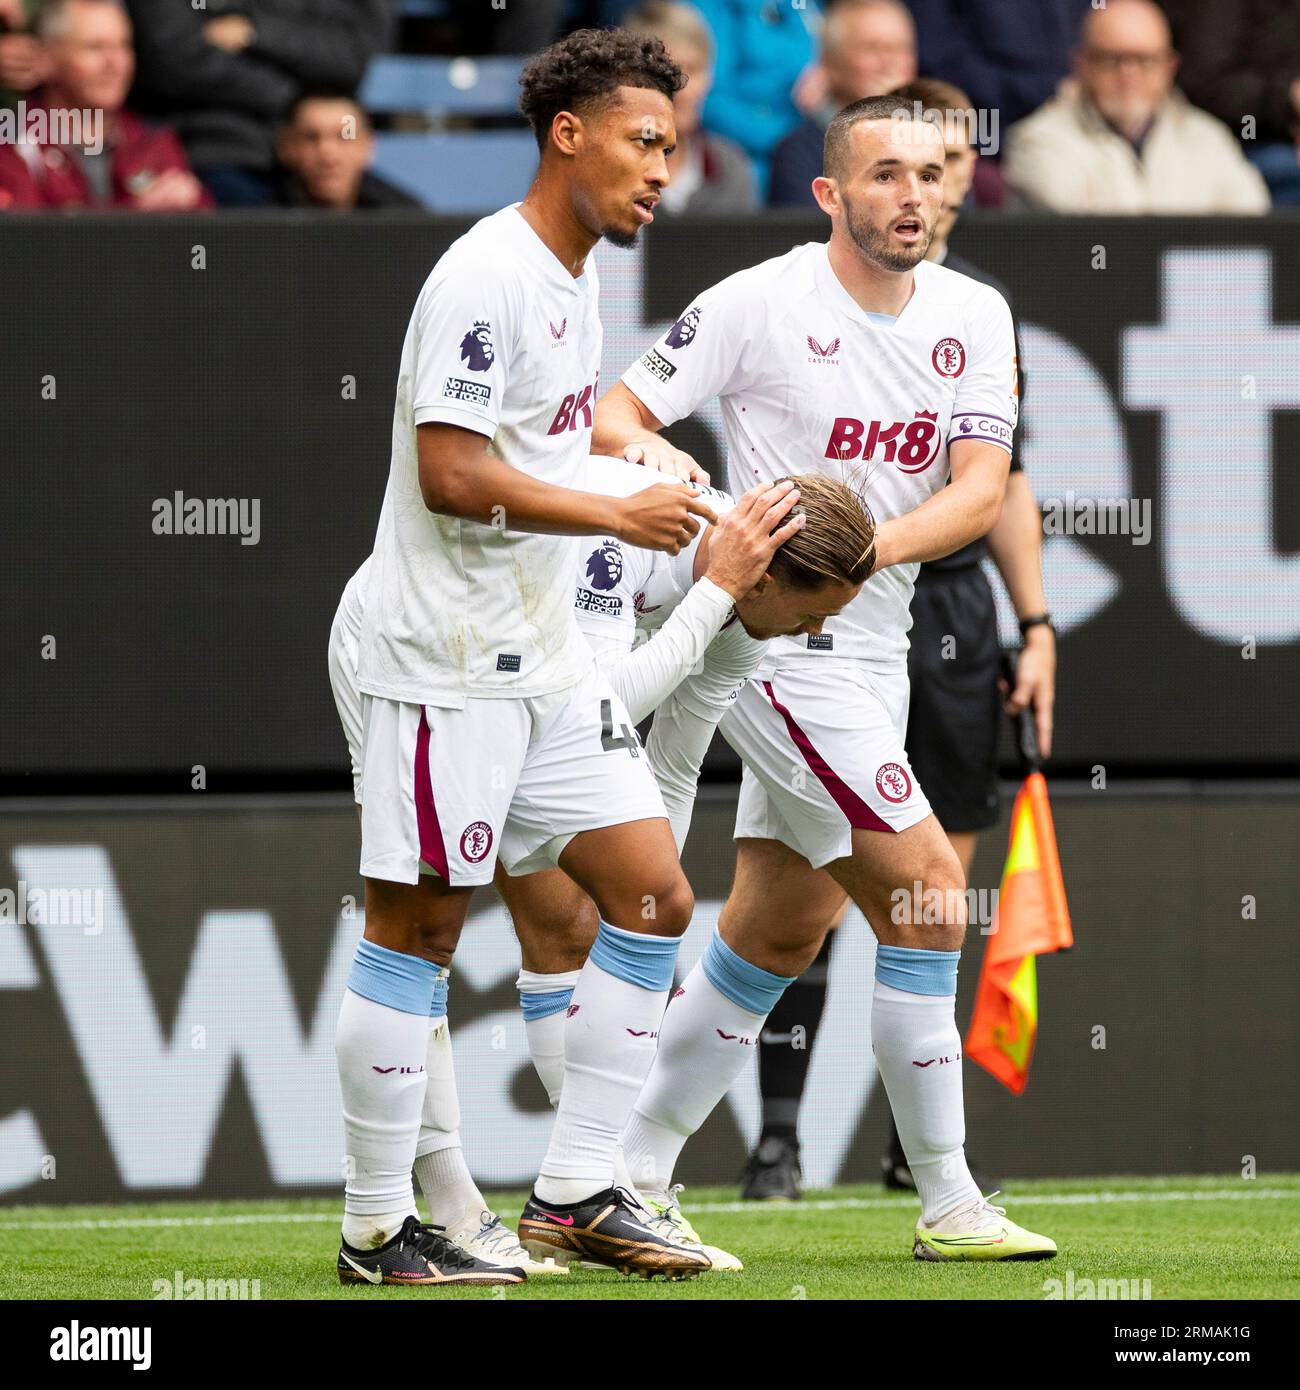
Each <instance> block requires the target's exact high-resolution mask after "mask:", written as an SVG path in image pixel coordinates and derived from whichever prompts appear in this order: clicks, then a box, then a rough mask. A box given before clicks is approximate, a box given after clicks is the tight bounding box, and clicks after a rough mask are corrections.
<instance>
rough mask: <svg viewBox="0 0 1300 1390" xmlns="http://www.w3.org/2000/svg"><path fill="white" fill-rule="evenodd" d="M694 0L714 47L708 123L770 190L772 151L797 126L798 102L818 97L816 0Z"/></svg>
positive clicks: (808, 101)
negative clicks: (799, 1) (795, 0)
mask: <svg viewBox="0 0 1300 1390" xmlns="http://www.w3.org/2000/svg"><path fill="white" fill-rule="evenodd" d="M693 2H694V4H695V8H696V9H697V10H699V11H700V13H701V14H702V15H703V16H704V18H705V20H706V22H707V23H708V26H709V28H710V29H711V30H712V31H713V39H714V44H715V46H716V61H715V64H714V72H713V90H712V91H711V92H710V93H709V99H708V101H707V102H705V104H704V124H705V126H706V128H707V129H709V130H711V131H714V132H716V133H717V134H718V135H725V136H726V137H727V139H729V140H734V141H735V142H736V143H737V144H738V145H739V146H740V147H741V148H742V149H743V150H744V151H745V153H746V154H747V155H748V156H749V157H750V159H751V160H752V161H753V163H754V170H755V173H756V174H757V176H758V181H759V187H760V189H761V190H765V189H766V187H767V177H768V166H769V162H770V160H771V157H772V151H773V150H774V149H775V148H776V146H777V144H778V142H779V141H780V140H781V138H782V137H783V136H784V135H786V134H788V133H789V131H790V130H792V129H793V128H794V127H795V126H796V125H798V124H799V116H800V109H801V108H800V106H799V102H800V101H801V100H802V101H804V102H805V103H810V102H811V101H812V100H814V96H813V93H814V92H815V86H813V85H812V83H811V79H812V77H813V72H814V71H815V70H814V69H813V62H812V60H813V56H814V39H813V26H814V24H815V22H816V20H817V18H818V14H819V11H818V8H817V0H808V3H807V4H806V5H802V6H799V7H796V6H795V5H794V4H792V3H791V0H693ZM808 109H811V107H810V106H808Z"/></svg>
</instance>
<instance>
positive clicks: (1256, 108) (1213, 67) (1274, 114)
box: [1162, 0, 1300, 204]
mask: <svg viewBox="0 0 1300 1390" xmlns="http://www.w3.org/2000/svg"><path fill="white" fill-rule="evenodd" d="M1162 7H1163V9H1164V11H1165V14H1166V15H1168V17H1169V22H1170V24H1171V25H1172V26H1173V31H1174V43H1175V45H1176V46H1177V48H1178V52H1179V54H1180V56H1181V58H1182V66H1181V67H1180V68H1179V70H1178V82H1179V86H1181V87H1182V89H1183V91H1185V92H1186V93H1187V96H1188V99H1189V100H1190V101H1193V102H1195V103H1196V105H1197V106H1201V107H1204V109H1205V110H1206V111H1208V112H1209V113H1210V114H1211V115H1212V116H1217V117H1218V118H1219V120H1221V121H1223V122H1225V124H1227V125H1228V126H1229V127H1230V128H1231V130H1232V131H1233V133H1234V134H1235V135H1236V136H1237V138H1238V139H1239V140H1241V141H1243V147H1244V149H1245V151H1246V156H1247V158H1248V159H1249V160H1250V162H1251V163H1252V164H1253V165H1254V166H1255V167H1256V168H1257V169H1258V170H1259V171H1260V173H1261V174H1263V175H1264V179H1265V181H1266V182H1267V184H1268V186H1269V189H1270V191H1271V192H1272V194H1273V201H1274V202H1275V203H1290V204H1294V203H1300V0H1289V3H1286V4H1280V3H1278V0H1234V3H1233V4H1231V5H1225V4H1223V3H1221V0H1163V6H1162Z"/></svg>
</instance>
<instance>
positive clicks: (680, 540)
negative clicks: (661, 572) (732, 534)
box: [615, 483, 717, 555]
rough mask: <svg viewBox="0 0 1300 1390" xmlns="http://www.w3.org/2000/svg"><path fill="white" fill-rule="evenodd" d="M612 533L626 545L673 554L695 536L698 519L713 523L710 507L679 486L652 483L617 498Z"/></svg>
mask: <svg viewBox="0 0 1300 1390" xmlns="http://www.w3.org/2000/svg"><path fill="white" fill-rule="evenodd" d="M617 513H618V526H617V527H616V529H615V534H616V535H617V536H618V538H619V540H623V541H627V543H628V544H629V545H639V546H641V547H642V548H643V549H645V550H666V551H667V552H668V553H669V554H670V555H676V554H677V553H678V551H680V550H681V549H682V547H683V546H685V545H689V544H690V542H691V540H692V538H693V537H694V536H695V535H697V534H698V532H699V529H700V522H701V520H704V521H716V520H717V517H716V516H715V514H714V512H713V508H712V507H710V506H709V505H708V503H707V502H705V501H704V499H703V498H702V497H699V496H698V495H697V494H696V493H695V492H693V491H692V490H691V489H690V488H688V487H683V486H682V484H681V483H656V484H655V485H654V487H648V488H646V489H644V491H642V492H634V493H633V494H632V496H631V497H623V498H620V499H619V501H618V505H617Z"/></svg>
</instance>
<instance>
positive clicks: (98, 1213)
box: [0, 1174, 1300, 1300]
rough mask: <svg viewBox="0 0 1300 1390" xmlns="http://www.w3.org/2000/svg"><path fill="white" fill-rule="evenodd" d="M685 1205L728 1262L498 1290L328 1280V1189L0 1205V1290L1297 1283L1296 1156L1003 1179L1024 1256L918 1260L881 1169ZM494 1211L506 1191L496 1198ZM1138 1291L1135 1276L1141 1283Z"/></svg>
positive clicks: (493, 1293)
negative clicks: (829, 1184)
mask: <svg viewBox="0 0 1300 1390" xmlns="http://www.w3.org/2000/svg"><path fill="white" fill-rule="evenodd" d="M685 1195H686V1211H687V1213H688V1215H690V1216H691V1217H692V1218H693V1219H694V1220H695V1223H696V1225H697V1227H698V1228H699V1230H700V1232H701V1234H702V1236H703V1237H704V1239H706V1240H709V1241H712V1242H714V1243H716V1244H719V1245H722V1246H724V1247H726V1248H727V1249H730V1250H733V1251H734V1252H735V1253H737V1254H739V1255H740V1256H741V1258H742V1259H743V1260H744V1261H745V1264H746V1269H745V1272H744V1273H743V1274H709V1275H705V1276H704V1277H702V1278H700V1279H696V1280H693V1281H691V1282H688V1283H681V1284H665V1283H664V1282H662V1281H661V1280H656V1281H654V1282H653V1283H647V1282H645V1281H643V1280H640V1279H624V1278H622V1277H621V1276H619V1275H618V1274H615V1273H614V1272H612V1271H608V1272H607V1271H586V1270H581V1271H577V1272H575V1273H572V1274H569V1275H567V1276H562V1277H552V1278H548V1279H535V1280H533V1281H531V1282H530V1283H529V1284H528V1285H527V1286H522V1287H518V1288H510V1289H508V1290H500V1289H498V1290H492V1289H474V1290H463V1291H460V1292H456V1293H449V1292H444V1291H439V1290H433V1289H402V1288H388V1287H385V1288H370V1287H368V1286H362V1287H349V1288H342V1287H341V1286H340V1285H339V1283H338V1281H337V1278H336V1276H335V1274H334V1260H335V1256H336V1254H337V1251H338V1216H339V1208H338V1205H337V1204H335V1203H332V1202H329V1201H322V1200H321V1199H319V1198H315V1199H311V1200H296V1201H272V1202H190V1203H168V1204H154V1205H138V1206H97V1207H50V1206H44V1207H36V1206H29V1207H8V1208H4V1209H2V1210H0V1248H2V1249H4V1251H5V1258H4V1260H3V1261H0V1297H3V1298H7V1299H13V1298H55V1299H60V1298H76V1299H97V1298H107V1299H113V1298H144V1299H149V1298H153V1297H155V1296H156V1290H155V1288H154V1281H156V1280H162V1281H165V1282H167V1283H168V1284H170V1285H172V1286H173V1288H174V1287H175V1281H176V1278H177V1271H180V1277H181V1278H182V1280H188V1279H199V1280H204V1281H206V1280H209V1279H212V1280H241V1279H242V1280H249V1281H250V1285H249V1287H250V1289H251V1281H252V1280H257V1281H258V1282H259V1286H260V1287H259V1296H260V1297H261V1298H262V1299H280V1298H291V1299H319V1298H345V1299H357V1298H379V1299H402V1298H449V1297H452V1298H492V1297H505V1298H508V1299H512V1300H515V1299H520V1300H522V1299H535V1298H582V1299H611V1298H615V1299H617V1298H642V1299H644V1298H656V1299H657V1298H668V1299H699V1298H705V1299H709V1298H762V1299H778V1298H891V1299H893V1298H898V1299H926V1298H941V1299H943V1298H961V1299H981V1298H997V1299H1042V1298H1044V1297H1045V1296H1046V1295H1047V1293H1049V1292H1050V1291H1051V1287H1050V1285H1049V1286H1048V1287H1047V1288H1045V1287H1044V1286H1045V1283H1046V1282H1047V1281H1049V1280H1059V1281H1061V1282H1062V1283H1063V1284H1065V1283H1066V1280H1067V1274H1068V1273H1070V1272H1072V1278H1073V1284H1072V1285H1071V1287H1072V1288H1073V1289H1074V1292H1075V1296H1076V1297H1077V1296H1079V1294H1080V1292H1081V1291H1082V1290H1085V1289H1086V1288H1087V1287H1088V1286H1087V1285H1086V1284H1084V1283H1082V1282H1081V1281H1084V1280H1093V1281H1096V1280H1101V1279H1107V1280H1124V1281H1129V1280H1137V1281H1139V1283H1138V1284H1137V1285H1136V1286H1134V1287H1135V1288H1136V1289H1139V1290H1140V1289H1141V1288H1142V1285H1141V1282H1140V1281H1144V1280H1150V1296H1151V1297H1152V1298H1154V1299H1161V1298H1193V1299H1214V1298H1246V1299H1274V1298H1286V1299H1294V1298H1297V1297H1300V1174H1293V1175H1287V1176H1283V1177H1272V1176H1268V1177H1263V1176H1262V1177H1259V1178H1256V1179H1254V1180H1251V1181H1244V1180H1240V1179H1238V1180H1235V1181H1234V1180H1232V1179H1222V1178H1220V1179H1207V1178H1163V1179H1136V1178H1116V1179H1090V1180H1075V1181H1060V1180H1056V1181H1050V1182H1047V1181H1045V1182H1017V1183H1015V1184H1010V1183H1009V1184H1008V1185H1007V1192H1006V1194H1005V1195H1004V1197H1002V1198H1000V1199H998V1200H999V1201H1000V1202H1001V1201H1005V1202H1006V1204H1007V1207H1008V1212H1009V1214H1010V1215H1011V1216H1012V1217H1014V1218H1015V1219H1017V1220H1019V1221H1020V1222H1021V1224H1022V1225H1026V1226H1029V1227H1030V1228H1031V1229H1033V1230H1039V1231H1043V1232H1045V1233H1047V1234H1049V1235H1051V1236H1053V1237H1054V1238H1055V1240H1056V1242H1057V1245H1058V1246H1059V1247H1060V1251H1061V1253H1060V1254H1059V1255H1058V1256H1057V1258H1056V1259H1055V1260H1048V1261H1043V1262H1041V1263H1032V1264H1006V1265H1000V1264H999V1265H977V1264H945V1265H935V1264H922V1263H920V1262H917V1261H914V1260H913V1259H912V1258H911V1239H910V1233H911V1228H912V1225H913V1222H914V1220H915V1212H916V1208H915V1205H914V1203H913V1202H912V1201H911V1200H910V1199H909V1198H908V1197H906V1196H904V1195H900V1194H891V1193H885V1192H884V1191H883V1190H882V1189H881V1188H879V1187H841V1188H836V1189H835V1190H834V1191H830V1192H813V1193H809V1194H807V1196H806V1197H805V1199H804V1200H803V1201H802V1202H798V1203H788V1204H760V1203H741V1202H738V1201H736V1200H735V1192H734V1190H733V1189H723V1188H714V1189H698V1190H694V1191H691V1192H688V1193H687V1194H685ZM493 1200H494V1201H495V1203H496V1205H497V1208H498V1210H499V1211H500V1212H501V1213H502V1215H503V1216H504V1217H505V1218H506V1219H507V1220H513V1218H514V1217H515V1216H516V1215H517V1214H518V1211H519V1207H520V1204H521V1201H522V1194H520V1193H501V1194H497V1195H496V1196H495V1197H494V1199H493ZM1139 1296H1141V1294H1140V1293H1139Z"/></svg>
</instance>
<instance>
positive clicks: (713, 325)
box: [623, 243, 1017, 666]
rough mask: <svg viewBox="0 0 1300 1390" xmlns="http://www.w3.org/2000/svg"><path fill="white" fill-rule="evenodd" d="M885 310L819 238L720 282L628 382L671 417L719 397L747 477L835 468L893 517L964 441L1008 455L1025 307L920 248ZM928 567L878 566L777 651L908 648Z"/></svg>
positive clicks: (878, 656)
mask: <svg viewBox="0 0 1300 1390" xmlns="http://www.w3.org/2000/svg"><path fill="white" fill-rule="evenodd" d="M881 318H882V316H880V315H869V314H868V313H866V312H865V311H864V310H863V309H861V308H860V307H859V306H858V304H857V303H856V301H855V300H854V299H853V298H852V296H851V295H850V294H849V293H848V291H847V290H846V289H845V288H844V286H843V285H842V284H841V283H840V281H839V279H838V278H837V277H836V275H835V273H834V271H833V270H832V269H831V265H830V260H829V257H828V255H827V248H826V246H825V245H824V244H822V243H809V244H807V245H804V246H798V247H796V248H795V249H794V250H793V251H790V252H788V253H787V254H786V255H784V256H779V257H776V258H775V259H773V260H770V261H764V262H763V263H762V264H761V265H757V266H754V267H752V268H751V269H749V270H742V271H740V272H739V273H738V274H736V275H732V276H730V277H729V278H728V279H726V280H723V281H722V282H721V283H720V284H717V285H715V286H714V287H713V288H712V289H710V290H707V291H706V292H705V293H704V294H703V295H701V296H700V297H699V299H698V300H696V301H695V303H694V304H693V305H691V306H690V307H689V308H688V309H687V311H686V313H685V314H683V316H682V317H681V318H680V319H679V320H678V321H677V322H676V323H675V324H674V325H673V327H672V328H671V329H669V331H668V332H667V333H666V334H665V335H664V336H663V337H662V338H661V339H660V340H659V342H658V343H656V344H655V346H654V347H653V348H651V349H650V351H649V352H647V353H646V354H645V356H643V357H642V358H640V359H639V360H638V361H637V362H635V363H634V364H633V365H632V366H631V367H630V368H629V370H628V371H627V373H626V374H625V375H624V377H623V380H624V382H625V383H626V384H627V387H628V389H629V390H630V391H631V392H632V393H633V394H634V395H636V396H637V397H638V398H639V399H640V400H642V401H644V402H645V404H646V405H647V406H648V407H649V408H650V410H651V411H652V412H653V413H654V415H655V416H656V417H657V418H658V419H659V420H660V421H662V422H663V423H664V424H665V425H670V424H672V423H674V422H675V421H677V420H680V419H682V418H683V417H684V416H686V415H689V414H690V413H691V412H692V411H694V410H696V409H697V408H698V407H699V406H701V405H703V404H704V403H705V402H706V401H708V400H711V399H712V398H713V397H714V396H717V397H719V398H720V400H721V406H722V416H723V421H724V426H725V430H726V439H727V450H728V459H727V466H728V472H729V480H730V483H731V487H732V490H733V491H735V492H739V491H741V490H743V489H745V488H749V487H753V486H754V485H755V484H756V483H759V482H772V481H775V480H776V479H777V478H782V477H786V476H788V475H790V474H796V473H825V474H827V475H828V476H830V477H832V478H838V479H840V480H841V481H843V482H846V483H848V484H850V485H851V486H854V487H856V488H857V489H858V490H859V491H861V492H862V493H863V495H864V496H865V498H866V500H867V502H868V504H869V506H870V507H871V511H872V514H873V515H874V516H875V518H876V520H877V521H884V520H887V519H888V518H890V517H896V516H901V515H902V514H903V513H905V512H909V511H912V510H913V509H914V508H916V507H918V506H919V505H920V504H921V503H922V502H924V501H925V500H926V499H927V498H929V497H931V496H933V495H934V494H935V493H936V492H938V490H939V489H940V488H941V487H943V486H944V484H945V483H946V482H947V481H948V449H949V446H950V445H951V444H952V443H953V442H954V441H956V440H960V439H978V440H987V441H989V442H991V443H994V444H997V445H999V446H1001V447H1002V448H1004V449H1006V450H1007V452H1008V453H1010V452H1011V433H1012V430H1013V429H1014V428H1015V421H1016V406H1017V402H1016V394H1015V393H1016V363H1015V338H1014V334H1013V332H1012V325H1011V311H1010V310H1009V309H1008V307H1007V304H1006V301H1005V300H1004V299H1003V298H1002V296H1001V295H1000V294H999V293H998V292H997V291H996V290H994V289H992V288H991V287H990V286H988V285H984V284H981V283H980V282H979V281H976V280H972V279H970V278H969V277H968V276H965V275H959V274H958V273H957V272H955V271H951V270H945V269H944V268H943V267H942V266H938V265H934V264H933V263H931V262H929V261H922V262H921V263H920V264H919V265H918V266H917V267H916V270H915V289H914V291H913V294H912V297H911V299H910V300H909V301H908V303H907V306H906V307H905V308H904V310H903V312H902V313H901V314H900V315H899V316H898V317H897V318H896V319H894V320H892V321H891V320H888V319H884V321H883V322H882V321H880V320H881ZM918 568H919V566H918V565H916V564H907V565H894V566H891V567H889V568H888V569H885V570H882V571H880V572H879V573H878V574H875V575H873V576H872V577H871V579H870V580H868V582H867V583H866V584H864V585H863V587H862V590H861V592H860V593H859V595H858V597H857V598H855V599H854V600H853V602H852V603H851V604H849V606H848V607H847V608H846V609H845V610H844V612H843V613H841V614H840V615H839V616H838V617H835V618H831V619H829V620H828V621H827V623H826V625H825V629H824V631H823V632H822V633H821V634H819V635H817V636H811V635H809V636H800V637H782V638H778V639H776V640H774V641H773V642H772V644H771V647H770V649H769V657H768V659H767V660H768V662H769V663H770V664H772V665H774V666H779V665H781V664H784V663H786V662H788V661H791V660H800V661H802V660H805V659H808V658H818V657H820V658H826V657H850V658H857V659H864V660H869V661H873V662H879V663H882V664H887V665H897V664H898V663H900V662H902V661H904V660H905V659H906V655H907V630H908V628H909V627H910V626H911V615H910V612H909V606H910V604H911V599H912V586H913V583H914V581H915V578H916V571H917V569H918Z"/></svg>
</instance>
